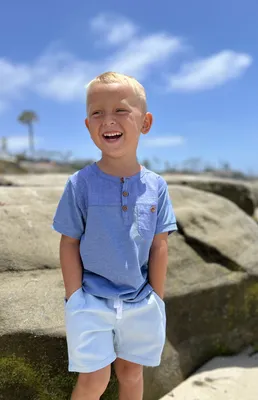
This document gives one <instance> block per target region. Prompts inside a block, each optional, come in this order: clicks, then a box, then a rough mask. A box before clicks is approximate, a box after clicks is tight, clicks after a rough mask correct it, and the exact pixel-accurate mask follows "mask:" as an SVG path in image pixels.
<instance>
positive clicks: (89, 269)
mask: <svg viewBox="0 0 258 400" xmlns="http://www.w3.org/2000/svg"><path fill="white" fill-rule="evenodd" d="M85 124H86V127H87V128H88V130H89V132H90V135H91V138H92V140H93V142H94V143H95V145H96V146H97V147H98V148H99V149H100V150H101V153H102V156H101V159H100V160H99V161H98V162H97V163H93V164H92V165H90V166H87V167H85V168H83V169H82V170H80V171H78V172H76V173H75V174H73V175H72V176H70V178H69V179H68V182H67V184H66V187H65V190H64V192H63V195H62V197H61V199H60V202H59V204H58V207H57V210H56V213H55V216H54V222H53V227H54V229H55V230H56V231H58V232H59V233H61V234H62V236H61V242H60V262H61V267H62V273H63V279H64V286H65V292H66V299H65V320H66V332H67V346H68V355H69V371H76V372H79V376H78V381H77V384H76V386H75V388H74V391H73V394H72V400H98V399H99V398H100V396H101V395H102V394H103V393H104V391H105V389H106V387H107V385H108V382H109V379H110V370H111V369H110V365H111V363H113V362H114V367H115V371H116V375H117V378H118V382H119V399H120V400H141V399H142V396H143V366H144V365H145V366H152V367H154V366H158V365H159V364H160V358H161V353H162V350H163V346H164V342H165V325H166V317H165V305H164V302H163V300H162V298H163V291H164V281H165V276H166V269H167V262H168V260H167V237H168V234H169V233H171V232H172V231H174V230H176V229H177V227H176V220H175V216H174V212H173V208H172V204H171V201H170V198H169V194H168V189H167V184H166V182H165V181H164V179H163V178H162V177H160V176H159V175H157V174H155V173H154V172H151V171H149V170H147V169H146V168H144V167H143V166H141V165H140V164H139V163H138V161H137V156H136V152H137V146H138V141H139V138H140V135H141V133H143V134H147V133H148V132H149V130H150V128H151V125H152V115H151V114H150V113H149V112H147V106H146V95H145V90H144V88H143V87H142V85H141V84H140V83H139V82H138V81H137V80H136V79H134V78H132V77H129V76H126V75H122V74H118V73H112V72H107V73H104V74H102V75H100V76H98V77H97V78H95V79H94V80H93V81H91V82H90V84H89V85H88V89H87V118H86V120H85Z"/></svg>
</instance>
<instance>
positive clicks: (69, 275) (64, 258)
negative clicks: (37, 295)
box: [60, 235, 82, 300]
mask: <svg viewBox="0 0 258 400" xmlns="http://www.w3.org/2000/svg"><path fill="white" fill-rule="evenodd" d="M60 263H61V269H62V274H63V280H64V286H65V297H66V299H67V300H68V299H69V297H70V296H71V295H72V294H73V293H74V292H75V291H76V290H77V289H79V288H80V287H81V286H82V262H81V256H80V240H78V239H73V238H71V237H69V236H65V235H62V236H61V240H60Z"/></svg>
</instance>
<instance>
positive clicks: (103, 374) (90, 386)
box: [71, 365, 111, 400]
mask: <svg viewBox="0 0 258 400" xmlns="http://www.w3.org/2000/svg"><path fill="white" fill-rule="evenodd" d="M110 370H111V368H110V365H109V366H108V367H105V368H102V369H100V370H99V371H95V372H90V373H87V374H86V373H80V374H79V377H78V380H77V383H76V386H75V388H74V391H73V393H72V397H71V400H99V398H100V396H102V394H103V393H104V392H105V390H106V387H107V385H108V382H109V379H110Z"/></svg>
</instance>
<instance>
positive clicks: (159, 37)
mask: <svg viewBox="0 0 258 400" xmlns="http://www.w3.org/2000/svg"><path fill="white" fill-rule="evenodd" d="M182 49H183V44H182V42H181V40H180V39H179V38H176V37H173V36H169V35H166V34H163V33H157V34H152V35H149V36H146V37H143V38H137V39H134V40H132V41H131V42H130V43H129V44H128V46H127V47H126V48H125V49H124V50H122V51H119V52H117V53H116V54H114V55H113V57H112V58H110V60H109V69H110V70H111V71H119V72H122V73H127V74H132V75H134V76H136V77H137V78H138V79H139V78H141V79H143V77H144V76H145V75H146V74H147V72H148V69H149V68H150V67H153V65H155V64H158V63H162V62H165V61H166V60H167V59H168V57H171V56H172V55H174V54H176V53H178V52H180V51H182Z"/></svg>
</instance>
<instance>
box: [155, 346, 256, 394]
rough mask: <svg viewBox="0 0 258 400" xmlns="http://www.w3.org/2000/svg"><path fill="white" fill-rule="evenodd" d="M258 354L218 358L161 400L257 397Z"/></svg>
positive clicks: (244, 352) (249, 352) (252, 351)
mask: <svg viewBox="0 0 258 400" xmlns="http://www.w3.org/2000/svg"><path fill="white" fill-rule="evenodd" d="M257 376H258V353H255V354H254V350H253V349H251V348H250V349H249V348H247V349H246V350H245V351H243V352H241V353H240V354H238V355H235V356H231V357H216V358H214V359H212V360H211V361H209V362H208V363H207V364H205V365H204V366H203V367H202V368H200V369H199V370H198V371H197V372H196V373H195V374H193V375H192V376H191V377H190V378H189V379H187V380H186V381H185V382H183V383H182V384H181V385H179V386H178V387H177V388H176V389H175V390H173V391H172V392H170V393H169V394H168V395H166V396H164V397H162V399H161V400H171V399H172V398H173V400H193V399H200V400H238V399H245V400H257V395H258V381H257Z"/></svg>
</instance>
